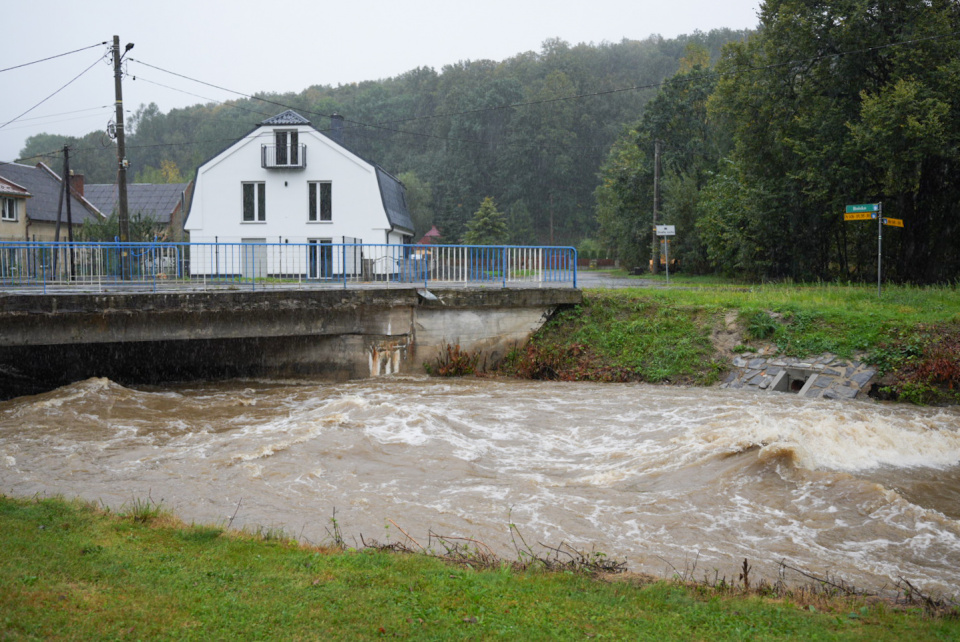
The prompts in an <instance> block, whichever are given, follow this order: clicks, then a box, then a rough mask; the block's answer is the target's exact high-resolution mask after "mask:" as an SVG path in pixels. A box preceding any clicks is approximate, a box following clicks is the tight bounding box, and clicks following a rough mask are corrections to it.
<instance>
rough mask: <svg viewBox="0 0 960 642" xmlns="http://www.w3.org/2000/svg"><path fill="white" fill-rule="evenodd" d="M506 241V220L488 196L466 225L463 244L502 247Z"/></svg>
mask: <svg viewBox="0 0 960 642" xmlns="http://www.w3.org/2000/svg"><path fill="white" fill-rule="evenodd" d="M506 240H507V219H506V217H505V216H504V215H503V213H502V212H500V211H499V210H497V206H496V204H495V203H494V202H493V199H492V198H490V197H489V196H488V197H486V198H485V199H483V202H482V203H480V209H478V210H477V211H476V212H475V213H474V215H473V218H472V219H471V220H470V222H469V223H467V233H466V234H465V235H464V237H463V242H464V244H466V245H502V244H504V243H506Z"/></svg>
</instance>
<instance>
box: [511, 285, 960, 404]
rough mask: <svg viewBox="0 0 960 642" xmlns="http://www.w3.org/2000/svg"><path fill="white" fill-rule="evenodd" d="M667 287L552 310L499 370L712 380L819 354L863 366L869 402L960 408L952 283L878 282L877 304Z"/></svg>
mask: <svg viewBox="0 0 960 642" xmlns="http://www.w3.org/2000/svg"><path fill="white" fill-rule="evenodd" d="M655 283H656V284H657V285H658V286H660V285H663V284H662V283H660V282H659V281H657V282H655ZM638 284H639V283H638ZM648 285H649V284H648ZM676 285H677V287H671V288H666V287H642V288H641V287H637V288H619V289H592V290H586V291H585V297H584V302H583V303H582V304H581V305H578V306H573V307H570V308H567V309H563V310H561V311H559V312H558V313H557V314H555V315H554V316H553V318H552V319H550V321H549V322H548V323H546V324H545V325H544V326H543V328H541V329H540V330H539V331H538V332H537V333H536V334H535V335H534V336H533V338H532V339H531V341H530V342H529V344H528V345H527V346H525V347H524V348H523V349H518V350H514V351H513V352H512V353H511V354H510V355H509V356H508V358H507V359H506V360H505V362H504V363H503V364H502V365H501V366H500V369H499V372H500V373H501V374H506V375H511V376H516V377H521V378H529V379H556V380H565V381H642V382H648V383H665V384H666V383H680V384H693V385H714V384H719V383H721V382H723V381H724V380H726V379H727V378H728V375H729V373H730V372H731V371H732V370H733V369H735V368H736V367H738V366H737V365H735V364H736V363H737V360H741V361H745V362H749V361H750V360H753V359H755V358H758V357H766V358H776V357H780V358H791V357H792V358H795V359H797V360H809V361H810V362H815V361H817V360H819V359H821V358H822V357H823V356H824V355H829V356H830V357H831V358H840V359H847V360H853V361H857V362H861V363H865V364H869V365H870V366H871V369H872V370H873V371H875V373H876V375H877V376H876V378H875V379H874V380H873V381H872V382H871V386H870V387H869V388H871V394H872V395H873V396H877V397H879V398H883V399H896V400H902V401H908V402H912V403H919V404H938V403H960V290H958V288H957V287H955V286H949V287H929V288H916V287H901V286H888V287H887V288H886V289H885V290H884V293H883V296H882V297H878V296H877V292H876V289H875V288H870V287H866V286H853V285H833V284H819V285H756V286H740V285H729V284H716V283H707V284H704V283H699V282H697V281H688V282H686V283H684V282H681V283H680V284H676ZM874 384H875V385H874Z"/></svg>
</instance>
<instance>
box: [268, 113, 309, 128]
mask: <svg viewBox="0 0 960 642" xmlns="http://www.w3.org/2000/svg"><path fill="white" fill-rule="evenodd" d="M309 124H310V121H309V120H307V119H306V118H304V117H303V116H301V115H300V114H298V113H297V112H295V111H293V110H292V109H288V110H287V111H285V112H283V113H282V114H277V115H276V116H271V117H270V118H268V119H266V120H264V121H261V123H260V125H261V126H262V125H267V126H273V125H309Z"/></svg>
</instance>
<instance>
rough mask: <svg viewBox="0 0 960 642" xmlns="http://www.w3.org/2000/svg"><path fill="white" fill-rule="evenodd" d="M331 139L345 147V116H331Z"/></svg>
mask: <svg viewBox="0 0 960 642" xmlns="http://www.w3.org/2000/svg"><path fill="white" fill-rule="evenodd" d="M330 138H332V139H333V140H334V141H336V142H338V143H340V144H341V145H343V116H341V115H340V114H333V115H332V116H330Z"/></svg>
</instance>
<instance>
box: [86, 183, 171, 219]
mask: <svg viewBox="0 0 960 642" xmlns="http://www.w3.org/2000/svg"><path fill="white" fill-rule="evenodd" d="M188 185H189V183H167V184H160V185H154V184H152V183H133V184H130V185H127V211H128V212H129V213H130V215H131V216H136V215H138V214H139V215H140V216H141V217H143V218H150V219H153V220H154V221H156V222H157V223H161V224H163V225H167V224H168V223H170V215H171V214H173V212H174V210H176V209H177V205H178V204H179V203H180V197H181V195H182V194H183V192H184V191H186V189H187V186H188ZM83 191H84V195H85V196H86V197H87V200H88V201H90V202H91V203H93V204H94V205H95V206H96V208H97V209H98V210H100V211H101V212H103V213H104V214H106V215H108V216H109V215H110V214H111V213H113V211H114V210H115V209H116V208H117V199H118V198H119V197H118V196H117V186H116V185H109V184H96V183H95V184H91V185H87V186H86V187H84V189H83Z"/></svg>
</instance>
